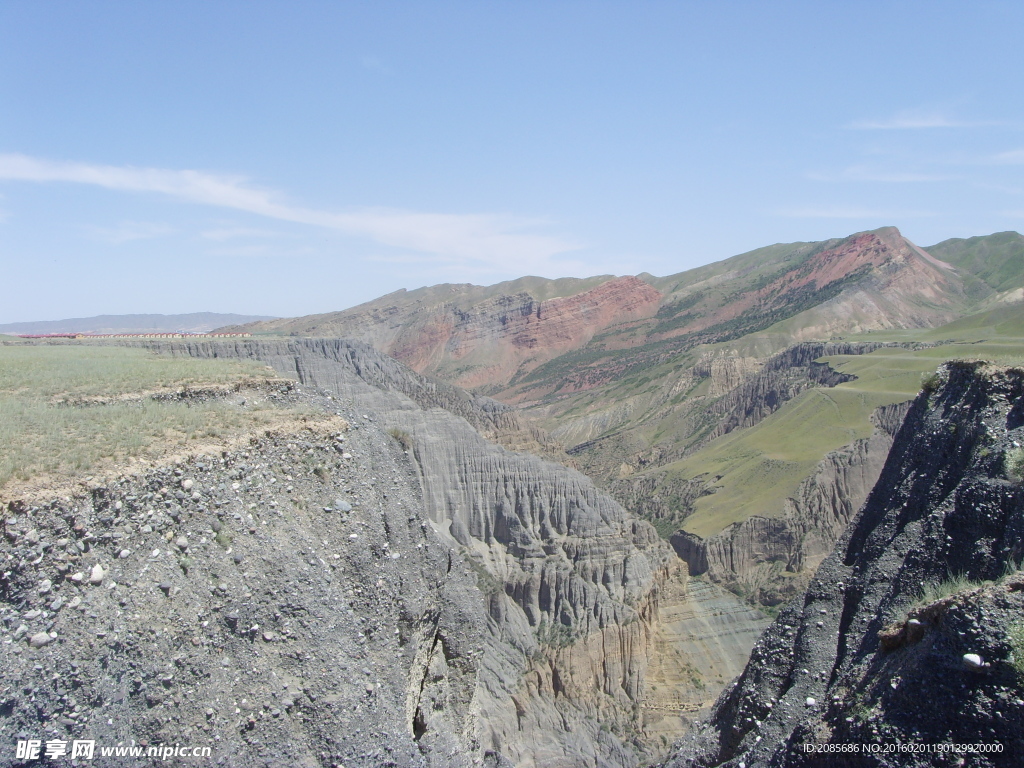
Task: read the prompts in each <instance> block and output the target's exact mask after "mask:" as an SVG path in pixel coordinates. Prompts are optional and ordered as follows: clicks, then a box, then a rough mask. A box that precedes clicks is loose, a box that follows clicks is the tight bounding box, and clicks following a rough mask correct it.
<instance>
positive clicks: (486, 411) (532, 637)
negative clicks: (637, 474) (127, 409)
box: [174, 340, 763, 766]
mask: <svg viewBox="0 0 1024 768" xmlns="http://www.w3.org/2000/svg"><path fill="white" fill-rule="evenodd" d="M174 349H175V350H176V353H178V354H190V355H196V356H209V355H234V356H244V357H253V358H257V359H261V360H264V361H266V362H268V363H269V364H271V365H272V366H274V368H275V369H276V370H277V371H278V372H279V373H280V374H282V375H286V376H294V377H297V378H298V379H299V380H300V381H301V382H302V384H303V385H305V386H310V387H315V388H317V389H318V390H320V391H323V392H329V393H331V395H332V396H334V397H336V398H339V399H340V400H341V401H344V402H351V403H353V407H354V408H355V409H356V413H357V414H358V413H360V412H362V413H363V415H369V416H370V417H371V419H372V421H373V423H379V424H380V425H381V426H382V427H384V428H385V429H386V430H388V431H389V432H390V433H391V434H392V435H394V438H395V440H397V441H399V442H400V443H401V444H402V445H404V446H406V448H407V456H408V458H409V460H410V465H411V467H412V468H413V470H414V471H415V473H416V477H417V480H418V492H419V498H420V499H421V500H422V510H423V515H424V518H425V519H426V520H429V523H430V527H431V529H432V531H435V532H436V535H438V536H439V537H440V538H441V540H442V541H445V542H447V546H448V547H449V548H450V551H451V552H452V553H453V554H452V556H453V562H455V561H456V560H462V561H464V562H466V563H467V565H468V567H469V568H471V569H473V571H474V572H475V573H476V574H477V590H478V592H477V596H476V599H477V601H478V605H479V606H480V608H481V610H482V611H483V612H484V613H485V615H486V619H484V620H483V621H482V623H481V624H482V626H483V627H484V628H485V630H486V631H485V632H484V635H483V637H484V641H483V644H482V646H477V650H476V651H474V652H472V653H470V657H471V661H472V664H470V662H469V661H467V660H465V659H463V658H462V655H461V652H460V653H459V654H456V656H452V655H451V654H450V653H449V652H448V651H445V652H443V653H441V654H440V655H438V651H436V650H431V648H434V647H435V646H436V644H437V642H441V643H442V645H443V646H444V647H445V648H449V644H447V641H445V639H444V638H445V635H444V633H441V635H439V636H438V637H439V638H440V640H438V639H437V638H432V637H430V636H429V632H428V633H427V635H426V636H425V640H424V642H423V643H421V645H420V650H419V651H417V653H416V654H415V657H416V658H417V659H421V662H420V663H421V664H422V666H423V667H424V668H425V669H426V670H427V671H428V672H427V674H425V676H424V679H425V680H427V681H436V682H437V685H444V686H448V687H453V688H455V689H457V690H458V689H459V684H458V682H457V681H456V682H453V683H448V682H446V676H445V674H446V673H445V672H444V669H445V668H444V666H443V665H441V659H442V657H443V658H444V660H445V663H446V664H447V665H449V666H450V665H452V664H456V665H459V664H463V665H465V664H470V668H471V669H472V670H474V671H473V672H471V673H470V674H473V675H475V680H476V687H475V689H474V691H475V692H474V695H473V698H472V703H471V706H470V707H469V712H470V714H468V715H463V716H464V717H468V718H469V720H468V721H467V723H466V724H464V725H463V726H461V730H460V731H459V733H462V734H470V736H462V737H460V738H461V739H462V740H461V742H459V739H458V738H456V741H457V742H459V743H460V744H462V747H461V748H462V749H465V750H466V754H467V755H477V756H486V755H487V754H488V753H490V754H493V755H494V756H496V757H495V759H498V757H497V756H500V757H501V759H506V760H510V761H511V762H513V763H514V764H516V765H524V766H529V765H540V764H544V765H559V766H563V765H564V766H579V765H622V766H629V765H635V764H636V762H637V761H638V759H640V758H641V757H642V756H644V755H652V754H655V753H656V751H657V749H658V748H659V747H660V746H661V745H662V744H663V743H664V742H663V739H662V736H665V737H666V738H668V737H669V736H671V734H672V732H673V731H674V730H676V729H678V728H679V727H680V724H681V723H682V718H683V717H685V716H687V715H688V714H692V713H693V712H694V711H695V710H696V709H698V708H699V707H700V706H701V705H702V704H703V703H704V702H706V701H708V699H709V698H710V697H711V696H712V695H713V691H714V690H716V689H717V686H718V685H720V684H721V682H722V681H723V678H722V676H721V675H723V674H725V672H726V671H727V670H729V669H731V668H732V667H735V666H736V664H737V663H738V661H739V660H740V659H741V658H742V656H743V651H744V649H745V648H748V647H750V645H751V644H752V643H753V640H754V639H755V637H756V635H757V632H758V631H759V630H760V628H761V627H762V626H763V621H762V620H761V619H760V617H759V616H758V614H756V612H753V611H752V610H750V609H748V608H745V607H743V606H742V605H741V604H739V603H738V601H737V600H736V599H735V598H734V597H732V596H731V595H728V594H727V593H724V592H723V591H722V590H718V589H713V590H711V591H710V592H709V591H708V590H707V589H697V590H696V591H695V592H694V593H691V591H690V590H689V589H688V576H687V574H686V572H685V568H683V567H682V566H681V563H679V561H678V559H677V558H676V556H675V554H674V553H673V552H672V550H671V549H670V548H669V547H668V545H667V544H666V543H665V542H663V541H662V540H661V539H660V538H659V537H658V536H657V534H656V532H655V531H654V529H653V528H652V527H651V526H650V525H649V524H647V523H645V522H641V521H639V520H636V519H635V518H632V517H630V516H629V515H628V514H627V513H626V512H625V511H624V510H623V508H622V507H621V506H619V505H618V504H617V503H616V502H614V501H612V500H611V499H610V498H609V497H607V496H606V495H604V494H603V493H601V492H600V491H598V490H597V489H596V488H595V487H594V486H593V484H592V483H591V482H590V481H589V480H588V479H587V478H585V477H584V476H583V475H581V474H579V473H577V472H575V471H573V470H571V469H568V468H566V467H564V466H560V465H555V464H550V463H547V462H544V461H542V460H541V459H538V458H536V457H533V456H527V455H523V454H516V453H512V452H509V451H506V450H504V449H502V448H500V447H497V446H495V445H493V444H492V443H489V442H488V441H486V440H485V439H484V438H483V437H482V436H481V434H480V432H479V431H477V429H475V428H473V426H471V423H470V421H473V422H474V423H476V424H478V425H480V427H481V428H482V429H484V430H486V429H490V428H497V427H496V426H495V425H499V426H501V425H503V426H504V427H507V426H508V425H507V424H506V423H505V420H506V419H507V418H513V416H512V415H511V414H509V413H508V411H507V409H506V408H505V407H504V406H500V405H498V404H496V403H494V402H493V401H488V400H486V399H480V398H472V397H469V396H467V395H465V394H464V393H460V392H459V391H458V390H456V389H454V388H452V387H450V386H448V385H443V384H437V383H435V382H429V381H426V380H424V379H422V378H421V377H419V376H416V375H415V374H413V373H412V372H410V371H409V370H408V369H406V368H404V367H403V366H401V365H400V364H398V363H396V362H395V361H393V360H390V359H389V358H386V357H384V356H382V355H380V354H379V353H376V352H374V351H373V350H372V349H370V348H368V347H364V346H362V345H359V344H354V343H348V342H344V341H337V340H304V341H295V342H279V343H275V342H269V343H259V342H237V343H226V344H182V345H178V346H176V347H174ZM441 405H443V406H444V407H438V406H441ZM448 409H451V410H448ZM453 412H454V413H461V414H462V415H463V416H464V418H460V417H456V416H454V415H453ZM357 421H358V420H357ZM666 594H668V595H671V600H670V602H669V603H666V602H665V596H666ZM714 603H717V604H718V605H719V606H720V608H719V610H718V611H717V612H716V615H718V614H721V613H722V609H721V606H725V605H729V606H732V608H731V619H730V620H719V619H717V618H716V619H710V618H709V619H707V620H706V621H705V624H704V626H705V628H706V629H707V630H708V634H707V635H706V636H705V637H704V638H703V639H702V640H701V642H699V643H698V642H694V641H693V639H692V638H690V637H688V636H687V635H686V631H685V630H683V629H682V628H680V627H679V626H678V622H673V621H665V620H664V619H663V617H664V615H665V614H664V612H665V611H678V610H680V609H681V608H682V607H683V606H689V610H690V611H691V612H692V613H694V614H698V615H705V616H706V615H708V614H710V613H712V609H711V608H709V607H708V606H709V604H714ZM666 646H668V647H671V648H673V649H674V653H675V654H676V656H677V657H679V658H688V657H689V656H691V655H693V659H692V661H691V662H690V664H689V666H690V667H691V668H693V669H694V670H695V671H696V676H694V675H685V676H682V675H672V674H668V673H667V672H666V671H665V670H664V669H663V668H660V671H658V672H657V673H656V674H654V675H653V676H652V675H651V673H650V670H651V666H652V659H654V658H655V656H656V655H657V654H659V653H661V652H662V650H663V649H664V647H666ZM424 649H426V650H424ZM474 654H476V655H474ZM707 658H713V659H714V660H715V662H714V664H713V665H712V666H713V667H715V668H716V669H718V670H720V672H716V673H714V674H713V675H712V674H707V669H706V667H705V665H704V660H705V659H707ZM652 680H656V681H657V682H656V683H655V682H652ZM655 687H656V689H655ZM414 688H415V686H414ZM428 688H429V686H428ZM411 690H412V689H411ZM410 695H412V696H413V698H414V699H415V700H416V701H415V702H411V703H410V704H409V706H408V709H409V711H410V712H411V713H412V714H411V716H410V717H411V720H412V729H413V732H414V733H416V732H418V733H420V740H422V739H425V738H427V735H428V734H431V733H433V732H435V731H437V730H438V729H440V732H441V734H442V735H440V736H438V738H455V737H452V736H450V733H451V727H450V725H447V724H445V722H443V721H442V722H440V723H439V724H438V723H435V724H433V725H432V723H433V720H432V718H437V717H443V716H444V715H443V712H442V714H440V715H438V714H437V711H438V709H437V707H435V705H434V703H432V702H433V699H432V698H431V696H430V695H428V694H423V695H422V696H420V695H419V694H416V695H413V694H410ZM438 706H440V705H438ZM446 706H447V705H445V706H440V708H441V710H444V709H446ZM452 706H456V707H462V709H461V710H460V711H462V712H465V711H466V705H465V704H459V703H458V702H456V703H455V704H453V705H452ZM431 713H434V714H431Z"/></svg>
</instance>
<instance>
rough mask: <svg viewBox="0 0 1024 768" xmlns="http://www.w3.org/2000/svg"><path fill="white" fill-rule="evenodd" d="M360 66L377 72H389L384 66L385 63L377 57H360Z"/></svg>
mask: <svg viewBox="0 0 1024 768" xmlns="http://www.w3.org/2000/svg"><path fill="white" fill-rule="evenodd" d="M359 66H361V67H362V68H363V69H371V70H374V71H376V72H387V71H388V70H387V67H386V66H385V65H384V62H383V61H381V60H380V59H379V58H377V57H376V56H360V57H359Z"/></svg>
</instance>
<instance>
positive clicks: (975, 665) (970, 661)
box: [963, 653, 988, 669]
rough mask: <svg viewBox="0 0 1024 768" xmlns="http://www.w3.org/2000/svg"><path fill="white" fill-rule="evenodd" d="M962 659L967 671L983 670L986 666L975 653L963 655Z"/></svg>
mask: <svg viewBox="0 0 1024 768" xmlns="http://www.w3.org/2000/svg"><path fill="white" fill-rule="evenodd" d="M963 659H964V666H965V667H967V668H968V669H984V668H985V667H987V666H988V665H987V664H986V663H985V661H984V660H983V659H982V658H981V656H979V655H978V654H976V653H965V654H964V656H963Z"/></svg>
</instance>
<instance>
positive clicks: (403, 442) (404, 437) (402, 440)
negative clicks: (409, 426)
mask: <svg viewBox="0 0 1024 768" xmlns="http://www.w3.org/2000/svg"><path fill="white" fill-rule="evenodd" d="M388 434H389V435H391V436H392V437H393V438H395V440H396V441H397V442H398V444H399V445H400V446H402V450H403V451H411V450H412V436H411V435H410V434H409V433H408V432H406V431H405V430H404V429H398V428H397V427H392V428H391V429H389V430H388Z"/></svg>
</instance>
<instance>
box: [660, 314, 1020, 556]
mask: <svg viewBox="0 0 1024 768" xmlns="http://www.w3.org/2000/svg"><path fill="white" fill-rule="evenodd" d="M869 336H870V338H871V339H874V340H900V341H910V340H920V341H925V342H932V343H934V341H935V340H937V339H945V340H947V343H941V344H938V345H936V346H932V347H926V348H923V349H917V350H909V349H903V348H884V349H880V350H876V351H875V352H872V353H870V354H867V355H835V356H830V357H827V358H823V360H822V362H828V363H829V364H830V365H832V367H834V368H835V369H837V370H839V371H841V372H843V373H849V374H853V375H855V376H857V379H856V380H855V381H851V382H847V383H844V384H840V385H838V386H836V387H834V388H831V389H812V390H808V391H806V392H804V393H802V394H800V395H798V396H797V397H796V398H794V399H793V400H792V401H790V402H788V403H786V404H785V405H784V406H783V407H782V408H781V409H780V410H778V411H777V412H776V413H774V414H772V415H771V416H769V417H768V418H766V419H765V420H764V421H762V422H761V423H759V424H757V425H756V426H754V427H751V428H748V429H741V430H736V431H735V432H732V433H730V434H728V435H725V436H724V437H722V438H719V439H718V440H716V441H714V442H713V443H711V444H710V445H709V446H707V447H706V448H704V449H702V450H700V451H698V452H697V453H695V454H693V455H692V456H689V457H687V458H685V459H683V460H681V461H677V462H674V463H672V464H670V465H668V466H667V467H663V468H661V470H662V471H665V470H667V471H668V472H670V473H671V474H673V475H674V476H676V477H678V478H681V479H685V480H689V479H692V478H695V477H697V476H700V475H708V476H710V477H718V478H719V480H717V481H716V482H715V483H714V486H715V487H716V488H718V491H717V492H716V493H714V494H713V495H710V496H706V497H704V498H701V499H699V500H698V501H697V502H696V505H695V509H694V512H693V514H692V515H691V516H690V517H688V518H687V519H686V521H685V523H684V525H683V527H684V529H685V530H687V531H690V532H692V533H696V534H698V535H700V536H705V537H706V536H709V535H711V534H713V533H717V532H718V531H720V530H722V529H723V528H725V527H726V526H728V525H730V524H732V523H734V522H738V521H741V520H744V519H746V518H748V517H750V516H751V515H753V514H758V515H763V516H767V517H772V516H776V515H779V514H781V513H782V510H783V501H784V500H785V499H786V498H787V497H788V496H791V495H792V494H793V493H795V492H796V490H797V488H798V486H799V485H800V482H801V481H802V480H803V479H804V478H805V477H807V475H808V474H809V473H810V472H811V470H812V469H813V467H814V466H815V464H817V463H818V461H820V460H821V459H822V458H823V457H824V455H825V454H826V453H828V452H829V451H831V450H834V449H836V448H839V447H841V446H843V445H846V444H848V443H850V442H852V441H853V440H855V439H858V438H861V437H866V436H867V435H868V434H870V433H871V430H872V425H871V422H870V420H869V417H870V415H871V413H872V411H873V410H874V409H875V408H877V407H878V406H881V405H888V404H891V403H898V402H904V401H906V400H909V399H912V398H913V397H915V396H916V395H917V392H918V391H919V389H920V387H921V380H922V377H923V376H925V375H927V374H929V373H931V372H932V371H934V370H935V369H936V368H937V367H938V365H939V364H941V363H942V362H944V361H946V360H952V359H965V358H968V359H982V360H990V361H993V362H997V363H1001V364H1005V365H1021V364H1024V306H1021V305H1015V306H1008V307H1002V308H1000V309H997V310H993V311H990V312H985V313H982V314H979V315H974V316H971V317H967V318H963V319H961V320H958V321H956V322H954V323H950V324H949V325H946V326H942V327H940V328H936V329H930V330H926V331H915V332H911V331H899V332H892V333H887V334H881V333H876V334H870V335H869ZM864 338H865V336H853V337H850V338H849V340H851V341H855V340H863V339H864Z"/></svg>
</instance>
